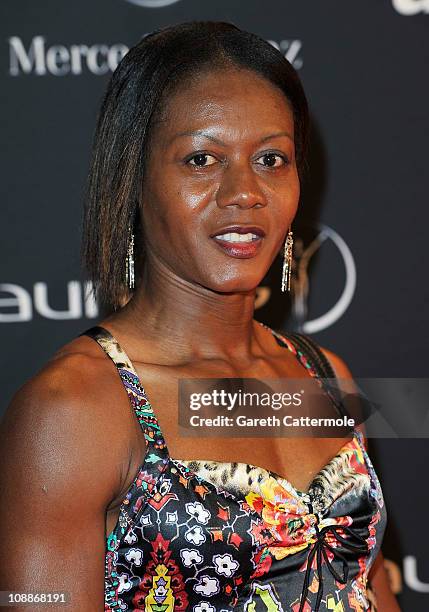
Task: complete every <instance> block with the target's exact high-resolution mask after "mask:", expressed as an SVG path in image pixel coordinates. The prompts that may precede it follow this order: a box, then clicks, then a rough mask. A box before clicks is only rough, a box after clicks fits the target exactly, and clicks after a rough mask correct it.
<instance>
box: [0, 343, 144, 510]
mask: <svg viewBox="0 0 429 612" xmlns="http://www.w3.org/2000/svg"><path fill="white" fill-rule="evenodd" d="M93 344H96V343H95V342H94V341H91V340H90V339H89V338H86V337H85V338H84V337H81V338H76V339H74V340H72V341H71V342H70V343H68V344H67V345H64V346H63V347H61V349H59V351H57V353H56V354H55V355H53V357H52V358H51V359H50V360H49V361H48V362H47V363H46V364H45V365H44V366H43V367H42V368H41V370H40V371H39V372H38V373H37V374H36V375H35V376H33V377H32V378H31V379H30V380H28V381H27V382H26V383H25V384H24V385H23V386H22V387H21V388H20V389H18V391H17V392H16V393H15V395H14V397H13V398H12V401H11V403H10V405H9V406H8V408H7V410H6V413H5V415H4V418H3V420H2V423H1V428H0V440H1V442H0V448H1V449H2V455H3V465H4V466H5V469H4V473H5V474H7V473H10V474H13V473H14V472H16V470H17V466H22V467H24V466H26V467H27V468H28V469H31V471H32V473H33V475H34V476H35V477H36V478H39V479H40V483H41V486H45V487H47V486H48V484H47V483H48V482H49V481H50V482H51V485H52V486H57V484H58V482H57V479H58V480H59V478H60V476H61V475H62V476H63V477H64V476H66V474H71V473H72V474H73V483H76V486H77V487H80V488H81V490H82V491H83V490H84V488H85V486H87V484H88V483H89V482H90V481H91V482H92V486H94V487H97V486H98V483H99V488H100V491H99V493H100V495H101V496H102V497H103V496H104V497H105V501H106V503H108V502H109V499H110V498H111V497H112V496H114V492H115V490H116V489H118V488H119V487H120V483H121V480H122V478H123V473H122V472H123V470H124V468H125V464H126V463H127V460H128V449H129V441H130V428H131V427H132V424H133V423H132V419H131V415H130V410H129V404H128V398H127V396H126V393H125V391H124V389H123V387H122V384H121V382H120V379H119V376H118V375H117V374H116V375H115V368H114V365H113V363H111V362H110V359H108V358H107V356H106V355H105V354H104V353H103V352H102V351H101V349H99V348H98V351H99V353H97V346H96V347H95V350H94V347H93V346H92V345H93ZM124 449H125V451H124ZM107 450H108V452H106V451H107ZM8 467H9V468H10V472H8ZM18 470H19V468H18ZM101 474H102V475H103V478H99V477H100V475H101ZM81 475H85V478H81ZM97 475H98V478H97ZM42 481H43V484H42Z"/></svg>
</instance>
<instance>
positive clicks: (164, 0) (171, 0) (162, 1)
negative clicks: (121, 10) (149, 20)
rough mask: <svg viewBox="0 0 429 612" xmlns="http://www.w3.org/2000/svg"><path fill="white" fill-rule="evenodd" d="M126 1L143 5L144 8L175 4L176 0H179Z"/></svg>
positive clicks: (177, 0)
mask: <svg viewBox="0 0 429 612" xmlns="http://www.w3.org/2000/svg"><path fill="white" fill-rule="evenodd" d="M127 2H131V4H136V5H137V6H144V7H146V8H161V7H163V6H169V5H170V4H175V3H176V2H179V0H127Z"/></svg>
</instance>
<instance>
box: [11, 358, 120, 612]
mask: <svg viewBox="0 0 429 612" xmlns="http://www.w3.org/2000/svg"><path fill="white" fill-rule="evenodd" d="M98 379H99V377H98V376H97V372H96V370H95V368H94V362H93V360H92V359H90V358H89V357H86V356H85V355H68V356H65V357H61V358H59V359H57V360H56V361H55V362H53V363H52V364H51V365H49V366H47V367H46V368H45V369H44V370H42V372H41V373H40V374H38V375H37V376H36V377H35V378H34V379H32V380H31V381H29V382H28V383H27V384H26V385H24V386H23V387H22V388H21V389H20V390H19V391H18V393H17V394H16V395H15V397H14V399H13V401H12V403H11V405H10V406H9V408H8V410H7V412H6V415H5V417H4V419H3V422H2V426H1V430H0V448H1V453H2V457H1V467H0V490H1V491H2V503H1V508H0V530H1V542H2V552H1V572H0V575H1V584H0V590H4V591H17V592H19V593H29V592H32V593H40V592H42V593H43V592H44V593H46V592H56V593H58V592H65V593H67V594H68V595H69V597H70V603H69V604H62V605H59V606H52V605H51V606H50V607H52V608H54V609H58V610H75V611H77V610H79V612H90V611H91V612H93V611H94V610H102V609H104V554H105V511H106V507H107V506H108V504H109V502H110V501H111V500H112V499H113V498H114V497H115V493H116V492H118V491H119V490H120V488H121V484H122V483H121V480H122V478H121V475H122V471H121V465H122V463H124V462H125V459H126V458H124V457H123V455H124V450H123V449H124V448H125V449H128V445H127V443H126V441H125V440H123V439H120V435H119V434H118V428H117V423H116V422H115V419H114V418H112V419H109V418H108V415H109V399H108V398H107V399H106V396H105V395H104V396H103V394H102V393H101V390H100V386H99V385H98V384H97V381H98ZM121 399H123V398H121ZM103 400H105V401H103ZM110 412H111V413H112V414H113V411H110ZM118 412H120V410H119V411H118ZM13 609H14V610H16V611H17V612H19V611H20V610H21V609H22V610H23V612H24V610H27V609H28V608H27V607H25V608H24V607H22V608H21V607H20V606H19V607H14V608H13ZM39 609H40V610H45V609H46V606H42V605H40V606H38V605H33V606H32V608H31V610H34V611H35V612H36V611H38V610H39Z"/></svg>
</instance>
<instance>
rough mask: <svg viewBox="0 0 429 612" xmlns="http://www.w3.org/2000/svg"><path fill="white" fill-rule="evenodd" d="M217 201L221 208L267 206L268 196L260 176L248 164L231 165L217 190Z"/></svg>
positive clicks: (224, 173) (223, 175)
mask: <svg viewBox="0 0 429 612" xmlns="http://www.w3.org/2000/svg"><path fill="white" fill-rule="evenodd" d="M216 202H217V205H218V206H219V208H224V207H225V206H239V207H240V208H252V207H254V206H256V207H258V208H259V207H262V206H266V198H265V195H264V193H263V191H262V189H261V187H260V185H259V182H258V177H257V176H256V173H255V171H254V170H253V169H252V168H251V167H250V166H249V165H248V164H237V165H231V166H229V167H228V168H226V170H225V171H224V172H223V174H222V179H221V182H220V184H219V187H218V190H217V195H216Z"/></svg>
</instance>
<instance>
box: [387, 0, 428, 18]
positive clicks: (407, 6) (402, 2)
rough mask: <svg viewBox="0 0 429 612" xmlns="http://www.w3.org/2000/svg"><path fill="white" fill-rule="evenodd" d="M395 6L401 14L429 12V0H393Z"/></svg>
mask: <svg viewBox="0 0 429 612" xmlns="http://www.w3.org/2000/svg"><path fill="white" fill-rule="evenodd" d="M392 3H393V7H394V8H395V9H396V10H397V11H398V13H400V14H401V15H417V13H426V14H428V13H429V0H392Z"/></svg>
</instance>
